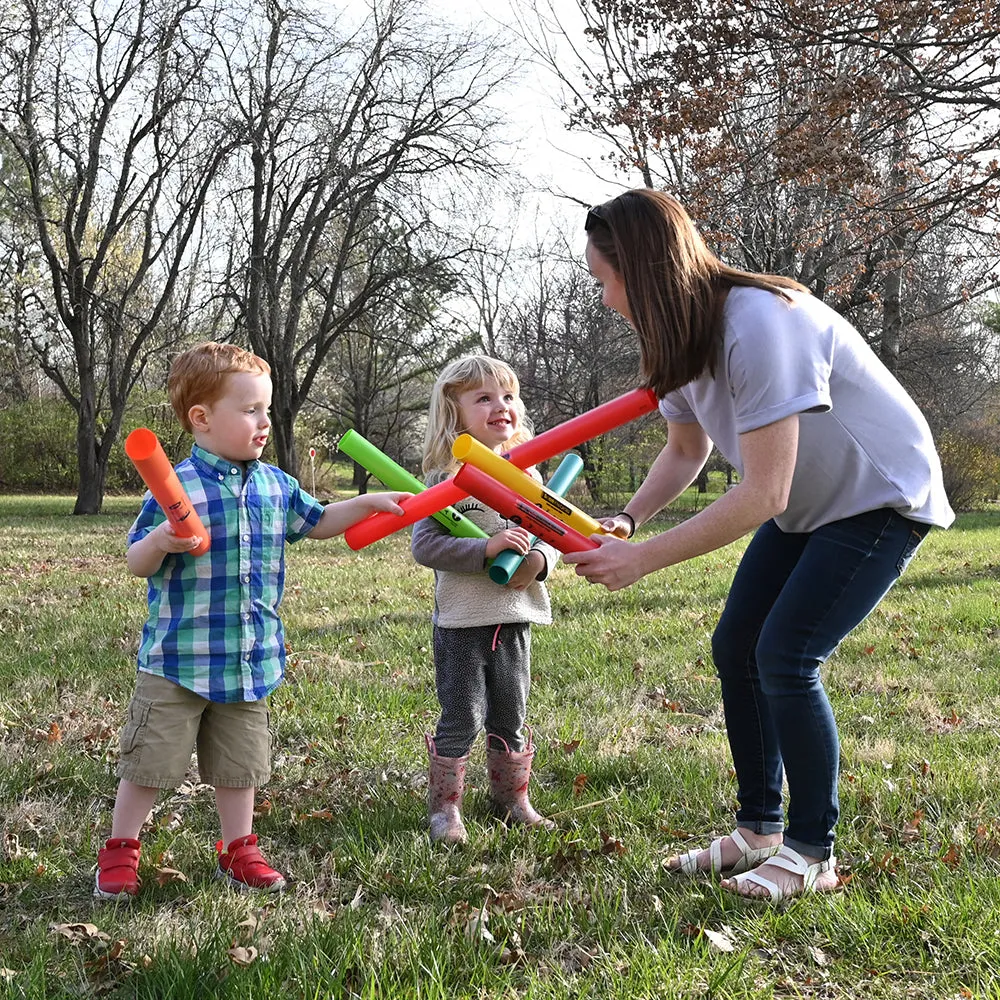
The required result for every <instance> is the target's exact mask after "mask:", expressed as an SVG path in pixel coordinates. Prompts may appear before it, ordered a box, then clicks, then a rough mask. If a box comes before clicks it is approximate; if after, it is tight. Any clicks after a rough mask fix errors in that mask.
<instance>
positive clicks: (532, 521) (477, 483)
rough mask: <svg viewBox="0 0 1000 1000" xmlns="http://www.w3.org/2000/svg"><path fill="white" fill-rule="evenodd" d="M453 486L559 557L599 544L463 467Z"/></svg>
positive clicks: (480, 473)
mask: <svg viewBox="0 0 1000 1000" xmlns="http://www.w3.org/2000/svg"><path fill="white" fill-rule="evenodd" d="M455 483H457V484H458V486H459V487H461V488H462V489H463V490H465V491H466V492H467V493H469V494H471V495H472V496H474V497H475V498H476V499H477V500H481V501H482V502H483V503H484V504H486V505H487V506H488V507H492V508H493V509H494V510H495V511H496V512H497V513H498V514H500V515H502V516H503V517H505V518H507V520H508V521H514V522H515V523H516V524H519V525H521V526H522V527H523V528H525V529H527V531H528V532H529V533H530V534H532V535H537V536H538V537H539V538H540V539H541V540H542V541H543V542H548V543H549V545H552V546H554V547H555V548H557V549H558V550H559V551H560V552H562V553H563V554H565V553H567V552H584V551H586V550H587V549H596V548H599V547H600V543H599V542H595V541H594V540H593V539H592V538H588V537H587V536H586V535H583V534H581V533H580V532H579V531H577V530H576V528H571V527H570V526H569V525H568V524H565V523H563V522H562V521H560V520H559V519H558V518H555V517H551V516H550V515H548V514H546V513H545V511H544V510H542V508H541V507H538V506H536V505H535V504H533V503H531V501H530V500H525V499H524V497H522V496H521V495H520V494H519V493H515V492H514V491H513V490H512V489H511V488H510V487H509V486H504V484H503V483H501V482H499V481H498V480H496V479H494V478H493V477H492V476H490V475H487V474H486V473H485V472H483V471H482V470H480V469H477V468H476V467H475V466H474V465H469V464H468V463H466V464H465V465H463V466H462V468H461V469H459V470H458V472H456V473H455Z"/></svg>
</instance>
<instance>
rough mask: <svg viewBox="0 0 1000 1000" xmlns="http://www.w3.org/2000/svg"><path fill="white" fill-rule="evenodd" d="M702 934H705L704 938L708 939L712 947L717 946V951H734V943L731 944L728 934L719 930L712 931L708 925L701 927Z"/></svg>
mask: <svg viewBox="0 0 1000 1000" xmlns="http://www.w3.org/2000/svg"><path fill="white" fill-rule="evenodd" d="M701 933H702V934H704V935H705V939H706V940H707V941H708V943H709V944H710V945H712V947H713V948H717V949H718V950H719V951H735V950H736V945H735V944H733V942H732V940H731V939H730V937H729V935H728V934H725V933H723V932H721V931H713V930H712V929H711V928H709V927H703V928H702V931H701Z"/></svg>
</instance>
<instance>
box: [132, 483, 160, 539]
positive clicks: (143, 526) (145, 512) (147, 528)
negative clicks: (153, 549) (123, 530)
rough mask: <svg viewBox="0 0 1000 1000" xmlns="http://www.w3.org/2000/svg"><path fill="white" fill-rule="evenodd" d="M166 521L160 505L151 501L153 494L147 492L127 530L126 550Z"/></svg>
mask: <svg viewBox="0 0 1000 1000" xmlns="http://www.w3.org/2000/svg"><path fill="white" fill-rule="evenodd" d="M166 519H167V517H166V515H165V514H164V513H163V510H162V508H161V507H160V505H159V504H158V503H157V502H156V501H155V500H154V499H153V494H152V493H150V492H149V491H148V490H147V491H146V494H145V496H144V497H143V498H142V508H141V509H140V510H139V513H138V515H137V516H136V519H135V520H134V521H133V522H132V527H131V528H129V529H128V536H127V537H126V540H125V542H126V548H128V547H130V546H132V545H134V544H135V543H136V542H139V541H141V540H142V539H143V538H145V537H146V535H148V534H149V533H150V532H151V531H152V530H153V529H154V528H155V527H157V526H158V525H160V524H162V523H163V522H164V521H165V520H166Z"/></svg>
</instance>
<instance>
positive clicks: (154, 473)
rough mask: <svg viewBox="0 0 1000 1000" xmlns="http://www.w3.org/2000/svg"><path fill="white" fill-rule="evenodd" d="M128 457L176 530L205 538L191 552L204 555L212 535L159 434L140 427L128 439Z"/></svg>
mask: <svg viewBox="0 0 1000 1000" xmlns="http://www.w3.org/2000/svg"><path fill="white" fill-rule="evenodd" d="M125 454H126V455H128V457H129V458H130V459H132V464H133V465H134V466H135V467H136V470H137V471H138V473H139V475H140V476H142V481H143V482H144V483H145V484H146V486H147V487H148V488H149V492H150V493H152V494H153V499H154V500H156V502H157V503H158V504H159V505H160V507H162V508H163V513H164V514H166V515H167V520H168V521H169V522H170V523H171V524H172V525H173V527H174V531H175V532H176V533H177V534H178V535H181V536H182V537H184V538H193V537H194V536H195V535H198V536H199V537H200V538H201V541H200V542H199V543H198V545H197V547H196V548H193V549H191V555H194V556H200V555H204V554H205V553H206V552H207V551H208V548H209V544H210V541H209V537H208V532H207V531H206V530H205V526H204V525H203V524H202V523H201V518H200V517H198V514H197V513H196V511H195V509H194V507H192V506H191V501H190V499H189V498H188V495H187V494H186V493H185V492H184V487H183V486H181V483H180V480H179V479H178V478H177V473H176V472H174V467H173V466H172V465H171V464H170V459H168V458H167V455H166V452H165V451H164V450H163V446H162V445H161V444H160V442H159V439H158V438H157V437H156V435H155V434H154V433H153V432H152V431H151V430H149V429H148V428H147V427H138V428H136V429H135V430H134V431H132V433H131V434H129V436H128V437H127V438H126V439H125Z"/></svg>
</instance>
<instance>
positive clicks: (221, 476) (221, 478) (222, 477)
mask: <svg viewBox="0 0 1000 1000" xmlns="http://www.w3.org/2000/svg"><path fill="white" fill-rule="evenodd" d="M225 478H226V477H225V476H224V475H223V474H222V473H221V472H220V473H219V482H220V483H221V482H222V480H223V479H225Z"/></svg>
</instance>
